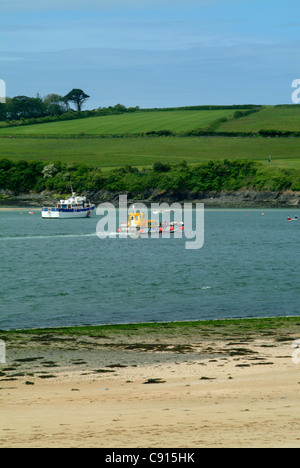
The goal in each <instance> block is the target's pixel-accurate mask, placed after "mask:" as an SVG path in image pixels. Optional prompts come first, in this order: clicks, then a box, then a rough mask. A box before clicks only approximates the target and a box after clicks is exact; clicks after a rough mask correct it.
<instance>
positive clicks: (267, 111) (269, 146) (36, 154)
mask: <svg viewBox="0 0 300 468" xmlns="http://www.w3.org/2000/svg"><path fill="white" fill-rule="evenodd" d="M224 120H225V121H224ZM216 122H217V123H216ZM207 128H210V129H211V130H214V131H218V132H230V135H231V136H217V135H216V134H215V135H214V136H202V137H199V136H192V134H193V133H191V132H190V131H193V130H194V129H207ZM261 129H264V130H268V129H271V130H273V129H274V130H278V131H280V130H281V131H290V132H297V131H300V106H275V107H271V106H268V107H263V108H261V109H258V110H257V109H254V110H253V109H239V110H236V109H232V108H231V109H229V108H228V109H220V110H217V109H213V110H208V109H207V110H203V109H199V110H196V109H186V110H180V109H174V110H172V111H170V110H168V111H162V110H152V111H151V112H147V111H139V112H134V113H124V114H119V115H103V116H97V117H86V118H80V119H78V118H76V119H75V120H67V121H58V122H53V123H43V124H33V125H23V126H15V127H10V128H2V129H0V158H7V159H9V160H11V161H14V162H17V161H21V160H25V161H27V162H28V161H41V162H42V163H44V164H49V163H52V162H61V163H63V164H65V165H68V164H70V163H74V164H85V165H88V166H93V167H94V168H95V170H99V168H101V169H102V171H103V170H104V171H107V170H109V169H114V168H120V167H125V166H128V165H129V166H133V167H136V168H138V169H143V168H150V167H152V165H153V164H154V163H155V162H157V161H160V162H163V163H167V164H179V163H181V162H182V161H186V162H187V163H188V164H189V165H191V166H195V165H196V164H206V163H207V162H208V161H214V162H215V163H216V162H218V161H221V160H224V159H227V160H229V161H233V162H236V161H238V160H251V161H257V162H260V163H262V165H261V164H260V165H259V167H260V169H257V175H256V176H257V178H256V181H255V186H256V187H260V185H259V184H260V182H261V184H262V185H261V187H265V188H271V187H272V188H274V187H285V185H284V184H286V182H285V180H286V178H288V184H287V185H286V186H287V187H293V189H297V190H299V188H298V187H300V185H299V184H300V182H299V181H300V138H294V137H293V138H286V137H281V138H263V137H259V136H251V137H250V136H246V135H247V132H254V133H256V132H259V130H261ZM165 130H170V131H171V132H174V133H176V135H177V136H174V134H173V136H168V137H166V136H164V137H162V136H161V137H159V136H158V135H159V132H160V131H165ZM147 132H148V135H146V134H147ZM151 132H157V133H156V136H149V133H150V134H151ZM183 132H189V133H188V134H189V135H190V136H183V134H184V133H183ZM238 132H240V133H245V135H244V136H234V133H238ZM134 134H140V135H141V136H133V135H134ZM8 135H9V136H12V138H7V136H8ZM104 135H105V136H106V138H102V137H103V136H104ZM129 135H131V136H130V138H129V137H128V136H129ZM180 135H181V136H180ZM185 135H186V134H185ZM116 136H118V137H116ZM269 161H270V162H269ZM260 171H262V172H261V173H260ZM286 171H288V176H287V175H286ZM126 177H128V175H127V176H126ZM230 186H234V184H232V183H230ZM0 188H1V186H0Z"/></svg>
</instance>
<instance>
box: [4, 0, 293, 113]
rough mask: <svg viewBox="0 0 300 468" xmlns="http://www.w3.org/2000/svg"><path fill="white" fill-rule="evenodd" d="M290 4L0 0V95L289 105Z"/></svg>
mask: <svg viewBox="0 0 300 468" xmlns="http://www.w3.org/2000/svg"><path fill="white" fill-rule="evenodd" d="M299 12H300V4H299V0H285V1H284V2H283V1H278V0H272V1H271V0H259V1H258V0H139V1H138V0H1V3H0V79H3V80H5V82H6V87H7V95H8V96H10V97H12V96H16V95H27V96H35V95H36V94H37V93H39V94H40V95H41V96H45V95H46V94H49V93H57V94H61V95H65V94H67V93H68V92H69V91H70V90H71V89H72V88H81V89H83V90H84V91H85V92H86V93H87V94H89V95H90V96H91V98H90V100H89V101H88V102H87V104H86V106H85V108H89V109H92V108H97V107H99V106H109V105H115V104H117V103H121V104H124V105H126V106H140V107H174V106H185V105H200V104H222V105H230V104H248V103H253V104H283V103H288V104H291V103H292V101H291V94H292V88H291V84H292V81H293V80H294V79H297V78H300V60H299V59H300V19H299Z"/></svg>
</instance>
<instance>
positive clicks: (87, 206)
mask: <svg viewBox="0 0 300 468" xmlns="http://www.w3.org/2000/svg"><path fill="white" fill-rule="evenodd" d="M93 213H95V205H92V204H91V203H90V202H89V201H88V200H87V199H86V197H79V196H76V193H75V192H72V196H71V197H70V198H68V199H67V200H60V201H59V202H58V203H56V205H55V208H52V207H43V208H42V218H43V219H68V218H89V217H90V216H91V215H92V214H93Z"/></svg>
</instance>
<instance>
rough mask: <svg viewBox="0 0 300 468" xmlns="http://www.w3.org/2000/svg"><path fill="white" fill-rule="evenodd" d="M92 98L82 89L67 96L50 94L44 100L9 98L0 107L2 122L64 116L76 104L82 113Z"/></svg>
mask: <svg viewBox="0 0 300 468" xmlns="http://www.w3.org/2000/svg"><path fill="white" fill-rule="evenodd" d="M89 97H90V96H89V95H88V94H86V93H85V92H84V91H82V90H81V89H72V90H71V91H70V92H69V93H68V94H66V96H60V95H59V94H48V95H47V96H45V97H44V98H42V97H41V96H40V95H39V94H37V96H36V97H28V96H15V97H13V98H7V99H6V102H5V103H1V105H0V120H20V119H31V118H39V117H45V116H56V115H62V114H64V113H65V112H68V111H69V110H70V104H71V103H72V104H74V105H75V107H76V110H77V112H81V110H82V106H83V104H84V103H85V102H86V101H87V99H88V98H89Z"/></svg>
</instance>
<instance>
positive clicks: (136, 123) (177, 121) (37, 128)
mask: <svg viewBox="0 0 300 468" xmlns="http://www.w3.org/2000/svg"><path fill="white" fill-rule="evenodd" d="M233 113H234V110H232V109H228V110H227V109H226V110H198V111H197V110H195V111H188V110H182V111H164V112H163V111H157V112H154V111H153V112H135V113H125V114H121V115H104V116H100V117H89V118H85V119H78V120H67V121H61V122H53V123H43V124H36V125H26V126H20V127H9V128H0V135H37V136H38V135H58V136H59V135H79V134H80V133H85V134H87V135H112V134H124V133H143V132H149V131H159V130H171V131H172V132H181V131H186V130H193V129H196V128H204V127H206V126H207V125H209V124H210V123H211V122H213V121H215V120H217V119H221V118H224V117H225V118H230V117H231V116H232V115H233Z"/></svg>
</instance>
